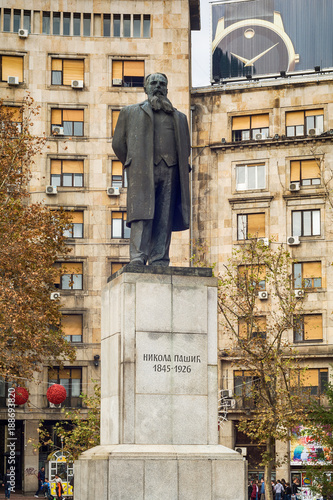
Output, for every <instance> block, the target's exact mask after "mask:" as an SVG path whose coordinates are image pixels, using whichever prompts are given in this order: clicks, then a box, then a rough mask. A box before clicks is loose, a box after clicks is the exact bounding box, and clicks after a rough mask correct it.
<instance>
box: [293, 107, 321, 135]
mask: <svg viewBox="0 0 333 500" xmlns="http://www.w3.org/2000/svg"><path fill="white" fill-rule="evenodd" d="M323 132H324V110H323V109H311V110H308V111H305V110H304V111H290V112H289V113H286V134H287V137H297V136H300V135H318V134H322V133H323Z"/></svg>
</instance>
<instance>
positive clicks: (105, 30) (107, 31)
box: [103, 14, 111, 36]
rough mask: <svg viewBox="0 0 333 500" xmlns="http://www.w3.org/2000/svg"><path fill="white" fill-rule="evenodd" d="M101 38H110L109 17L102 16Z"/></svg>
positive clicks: (106, 15) (108, 15)
mask: <svg viewBox="0 0 333 500" xmlns="http://www.w3.org/2000/svg"><path fill="white" fill-rule="evenodd" d="M103 36H111V15H110V14H103Z"/></svg>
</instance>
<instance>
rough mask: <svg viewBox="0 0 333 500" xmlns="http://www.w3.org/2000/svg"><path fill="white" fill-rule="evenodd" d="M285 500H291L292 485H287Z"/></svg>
mask: <svg viewBox="0 0 333 500" xmlns="http://www.w3.org/2000/svg"><path fill="white" fill-rule="evenodd" d="M285 499H286V500H291V486H290V483H286V489H285Z"/></svg>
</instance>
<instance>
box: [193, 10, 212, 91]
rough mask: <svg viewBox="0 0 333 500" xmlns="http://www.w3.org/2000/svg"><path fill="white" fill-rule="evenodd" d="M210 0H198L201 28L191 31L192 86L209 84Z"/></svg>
mask: <svg viewBox="0 0 333 500" xmlns="http://www.w3.org/2000/svg"><path fill="white" fill-rule="evenodd" d="M210 8H211V6H210V1H209V0H200V14H201V30H200V31H192V86H193V87H205V86H207V85H210V59H211V55H210V50H211V43H210Z"/></svg>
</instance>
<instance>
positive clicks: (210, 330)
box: [74, 266, 245, 500]
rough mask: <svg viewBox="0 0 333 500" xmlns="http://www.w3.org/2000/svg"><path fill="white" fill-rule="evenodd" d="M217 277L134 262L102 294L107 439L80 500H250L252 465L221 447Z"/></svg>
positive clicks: (86, 465) (81, 471)
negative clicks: (247, 481)
mask: <svg viewBox="0 0 333 500" xmlns="http://www.w3.org/2000/svg"><path fill="white" fill-rule="evenodd" d="M210 274H211V270H209V269H189V268H149V267H144V268H143V267H141V268H140V267H133V266H126V267H125V268H123V269H122V270H121V271H119V272H118V273H117V275H116V276H115V277H113V279H111V280H110V281H109V283H108V285H107V286H106V288H105V289H104V290H103V293H102V349H101V351H102V357H101V368H102V402H101V445H100V446H97V447H95V448H93V449H91V450H88V451H87V452H85V453H83V454H82V455H81V457H80V459H79V460H78V461H77V462H76V463H75V497H74V498H75V500H88V499H91V498H95V499H96V500H97V499H98V500H116V499H117V500H119V499H123V500H139V499H140V500H141V499H144V500H148V499H149V500H155V499H156V500H176V499H181V500H187V499H189V500H190V499H191V500H193V499H198V500H209V499H211V500H217V499H220V500H244V498H245V462H244V460H243V458H242V457H241V456H240V455H239V454H238V453H236V452H235V451H233V450H230V449H228V448H225V447H224V446H221V445H218V428H217V280H216V279H215V278H212V277H211V276H210Z"/></svg>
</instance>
